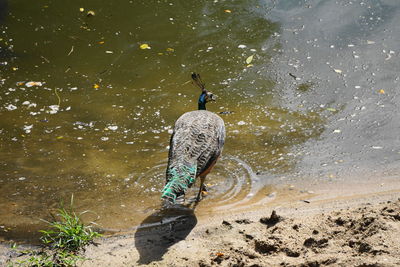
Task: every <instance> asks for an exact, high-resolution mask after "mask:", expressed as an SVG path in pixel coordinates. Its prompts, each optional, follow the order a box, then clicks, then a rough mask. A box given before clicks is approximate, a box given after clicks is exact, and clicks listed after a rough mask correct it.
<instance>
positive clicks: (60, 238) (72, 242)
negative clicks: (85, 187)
mask: <svg viewBox="0 0 400 267" xmlns="http://www.w3.org/2000/svg"><path fill="white" fill-rule="evenodd" d="M80 215H82V213H81V214H80ZM56 216H57V217H59V220H55V221H53V222H47V221H46V222H47V223H48V224H49V225H50V229H49V230H40V232H41V233H42V234H43V236H42V237H41V238H40V239H41V241H42V242H43V243H44V244H46V245H49V246H51V247H52V248H55V249H62V250H66V251H70V252H73V251H77V250H79V249H80V248H82V247H84V246H86V245H87V244H89V243H90V242H92V241H93V239H94V238H96V237H99V236H101V235H100V234H99V233H97V232H95V231H93V230H92V227H91V226H87V225H85V224H84V223H83V222H82V220H81V218H80V216H78V215H77V214H76V213H75V212H74V211H67V210H66V209H65V208H61V209H58V213H57V214H56Z"/></svg>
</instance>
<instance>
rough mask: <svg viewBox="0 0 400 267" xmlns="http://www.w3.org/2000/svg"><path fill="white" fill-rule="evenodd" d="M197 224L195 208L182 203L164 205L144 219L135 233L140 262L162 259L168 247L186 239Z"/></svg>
mask: <svg viewBox="0 0 400 267" xmlns="http://www.w3.org/2000/svg"><path fill="white" fill-rule="evenodd" d="M196 224H197V218H196V216H195V214H194V209H193V208H189V207H185V206H182V205H174V206H171V207H164V208H162V209H161V210H158V211H156V212H154V213H152V214H151V215H150V216H148V217H147V218H146V219H144V220H143V221H142V223H141V224H140V226H139V227H138V229H137V231H136V233H135V247H136V249H137V250H138V252H139V256H140V258H139V260H138V262H137V263H138V264H149V263H151V262H153V261H160V260H162V257H163V256H164V254H165V253H166V252H167V251H168V249H169V248H170V247H171V246H172V245H174V244H176V243H178V242H179V241H181V240H184V239H185V238H186V236H187V235H188V234H189V233H190V232H191V231H192V229H193V228H194V227H195V226H196Z"/></svg>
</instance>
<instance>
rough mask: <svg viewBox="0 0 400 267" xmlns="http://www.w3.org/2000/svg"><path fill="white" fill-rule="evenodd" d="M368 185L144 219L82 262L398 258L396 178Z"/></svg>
mask: <svg viewBox="0 0 400 267" xmlns="http://www.w3.org/2000/svg"><path fill="white" fill-rule="evenodd" d="M368 185H369V186H366V185H363V186H362V187H358V188H354V187H353V189H352V190H349V192H347V193H346V192H345V191H343V190H342V189H341V188H340V187H334V186H331V190H330V191H331V192H332V195H333V194H334V191H335V188H336V189H338V190H340V191H341V194H340V195H339V196H338V195H336V197H331V196H329V194H318V192H324V190H323V188H324V187H321V188H319V189H317V190H318V191H317V193H315V194H314V197H310V198H309V199H307V200H301V201H287V202H285V203H280V205H276V203H275V204H273V205H271V206H266V207H264V208H259V209H257V210H252V211H249V212H243V213H234V214H230V215H229V214H224V215H222V216H221V215H215V216H212V215H209V216H200V217H199V218H196V216H195V213H193V212H190V211H187V212H183V213H182V214H181V216H179V217H178V218H177V219H175V220H171V221H163V223H157V222H151V221H148V222H144V224H146V223H148V224H149V225H150V226H149V227H143V228H140V229H139V230H137V231H136V232H135V233H125V234H118V235H114V236H108V237H103V238H101V239H99V240H97V244H95V245H91V246H89V247H87V248H86V251H85V252H84V257H86V258H87V259H88V260H86V261H85V262H82V263H81V264H80V265H81V266H137V265H144V266H146V265H147V266H214V265H216V266H328V265H329V266H400V190H399V189H400V187H399V184H398V183H397V182H396V181H393V182H392V183H391V184H386V186H383V188H382V184H381V185H380V186H378V185H375V186H374V183H369V184H368ZM350 188H351V187H350ZM362 189H363V190H364V191H366V192H367V193H364V194H361V193H359V192H358V191H360V192H361V191H363V190H362ZM367 189H368V190H367ZM382 189H383V190H382ZM350 192H352V193H350ZM153 219H154V218H153ZM144 224H143V225H144ZM0 249H1V253H0V263H1V264H4V263H5V262H6V261H7V260H9V259H10V258H11V259H14V260H15V259H18V253H16V252H15V251H12V250H10V249H8V248H7V245H6V244H2V245H1V246H0Z"/></svg>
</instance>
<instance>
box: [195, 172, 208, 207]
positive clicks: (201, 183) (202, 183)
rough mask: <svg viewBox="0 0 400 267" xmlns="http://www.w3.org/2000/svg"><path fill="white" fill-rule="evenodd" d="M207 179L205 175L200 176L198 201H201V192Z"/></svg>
mask: <svg viewBox="0 0 400 267" xmlns="http://www.w3.org/2000/svg"><path fill="white" fill-rule="evenodd" d="M205 180H206V177H205V176H200V188H199V193H198V194H197V198H196V201H200V196H201V192H202V191H203V186H204V181H205Z"/></svg>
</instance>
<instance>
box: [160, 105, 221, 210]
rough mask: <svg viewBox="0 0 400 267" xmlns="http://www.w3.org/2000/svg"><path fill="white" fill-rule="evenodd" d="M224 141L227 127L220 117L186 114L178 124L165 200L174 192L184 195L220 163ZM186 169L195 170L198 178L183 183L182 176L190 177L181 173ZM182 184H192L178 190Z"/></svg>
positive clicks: (173, 136) (210, 113)
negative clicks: (216, 162)
mask: <svg viewBox="0 0 400 267" xmlns="http://www.w3.org/2000/svg"><path fill="white" fill-rule="evenodd" d="M224 141H225V125H224V121H223V120H222V119H221V118H220V117H219V116H218V115H216V114H214V113H212V112H209V111H206V110H197V111H191V112H187V113H185V114H183V115H182V116H181V117H180V118H179V119H178V120H177V121H176V123H175V127H174V132H173V134H172V137H171V141H170V150H169V156H168V167H167V184H166V186H165V188H164V190H163V198H169V197H168V196H167V194H171V192H173V194H175V196H179V195H182V194H184V193H185V192H186V190H187V188H189V187H190V186H192V184H193V183H194V180H195V178H196V177H197V176H199V175H201V174H202V173H203V172H204V171H206V170H207V169H208V168H209V167H210V166H211V165H212V164H213V163H214V162H215V161H216V159H217V158H218V157H219V155H220V154H221V152H222V148H223V145H224ZM182 166H184V167H182ZM182 168H183V169H185V168H186V169H191V170H195V173H194V176H193V175H189V176H190V177H191V178H190V179H183V178H182V175H183V176H185V175H186V176H188V172H187V171H180V172H179V171H178V170H182ZM179 173H182V175H180V174H179ZM190 173H192V172H190ZM193 177H194V178H193ZM182 180H185V181H189V182H185V185H182V186H177V184H179V183H180V182H181V181H182ZM175 181H180V182H175ZM168 188H170V189H168ZM173 202H174V201H173Z"/></svg>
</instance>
